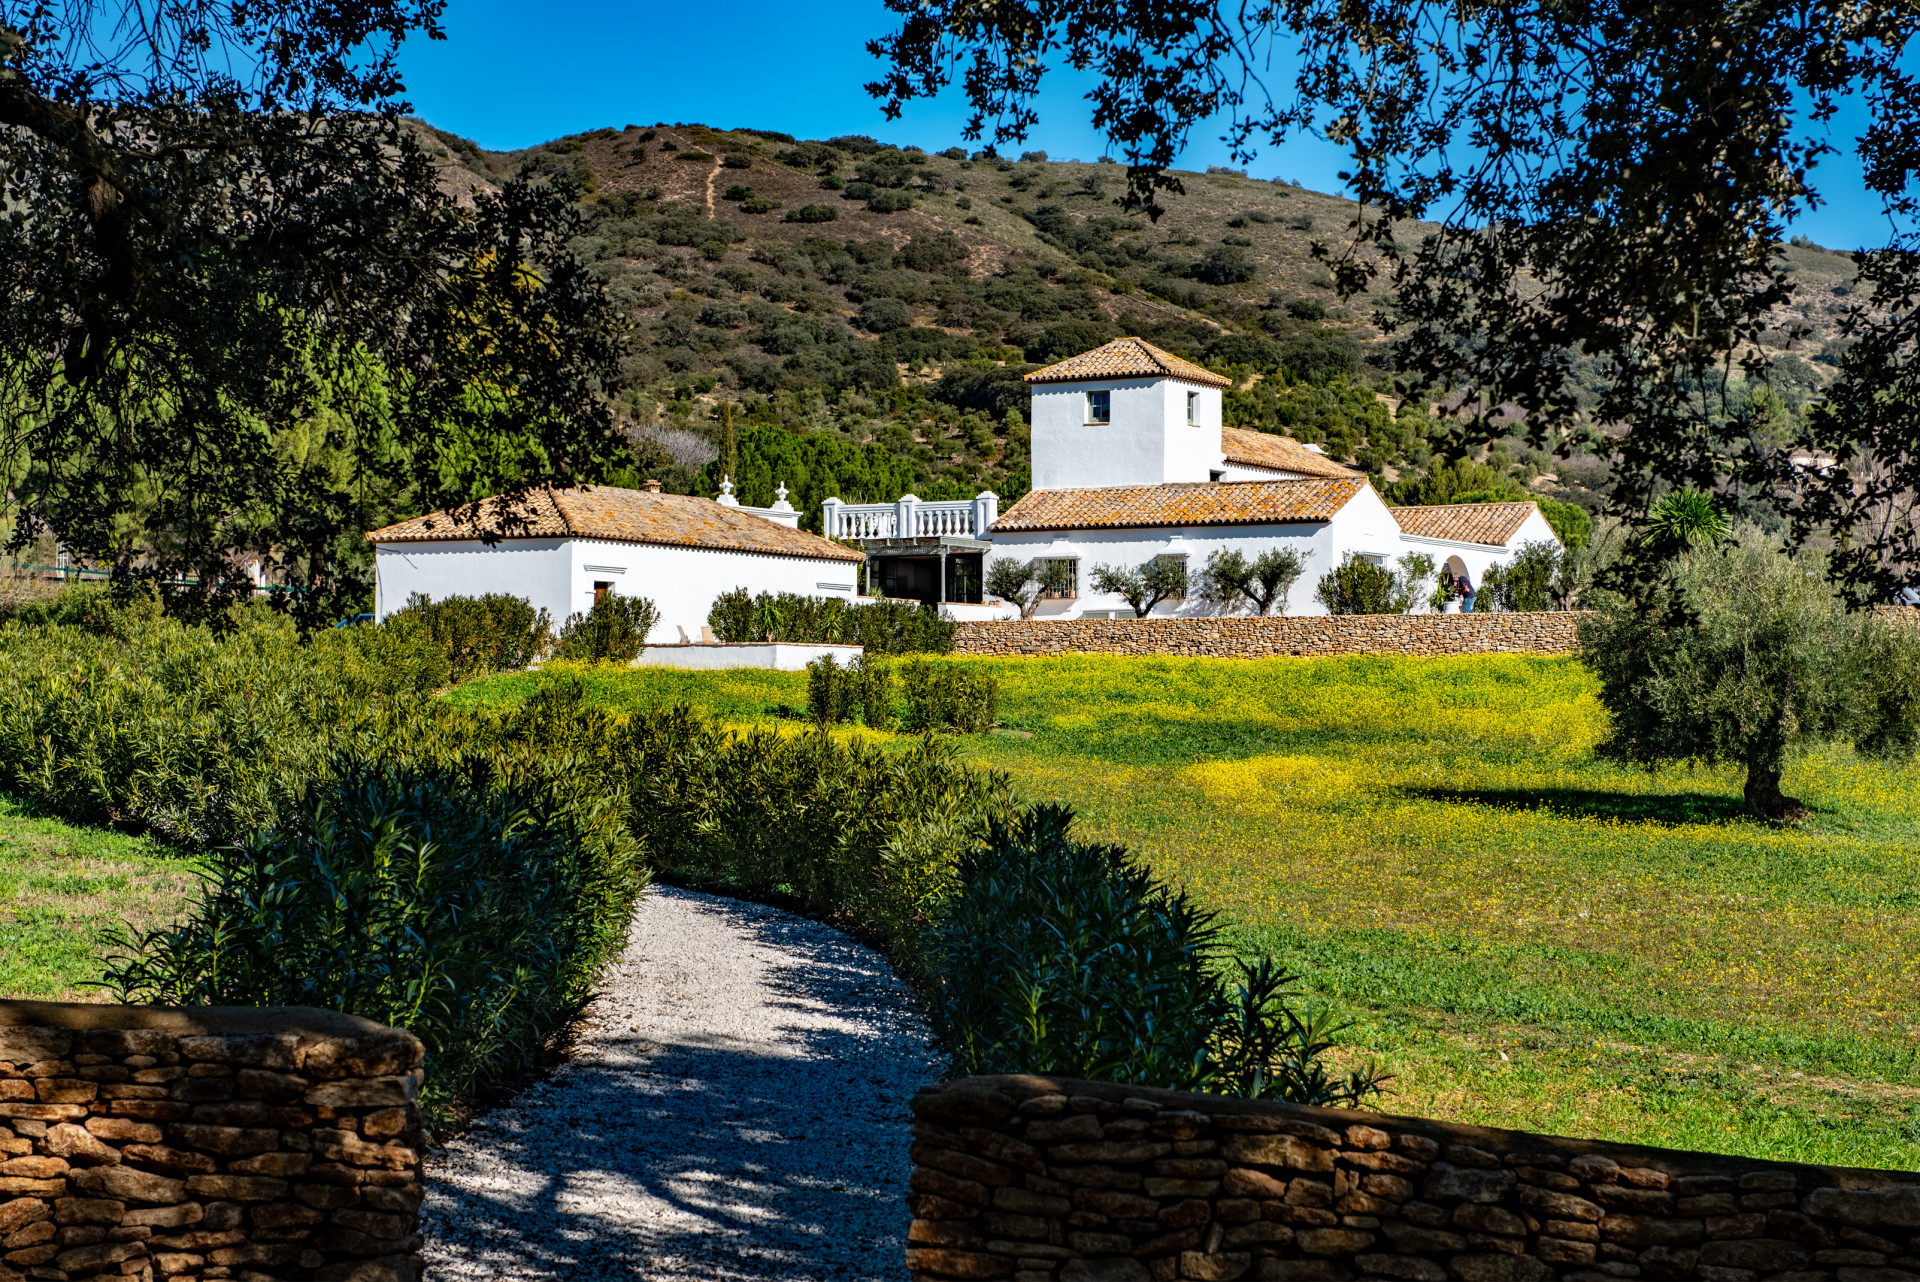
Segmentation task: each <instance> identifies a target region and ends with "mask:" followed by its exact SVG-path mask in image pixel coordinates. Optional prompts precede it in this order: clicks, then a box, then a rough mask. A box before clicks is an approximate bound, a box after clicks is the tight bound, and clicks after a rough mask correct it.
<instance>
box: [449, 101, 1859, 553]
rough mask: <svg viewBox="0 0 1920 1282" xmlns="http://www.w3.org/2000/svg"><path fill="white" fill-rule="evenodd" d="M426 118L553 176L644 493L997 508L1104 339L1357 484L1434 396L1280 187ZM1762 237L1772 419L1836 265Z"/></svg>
mask: <svg viewBox="0 0 1920 1282" xmlns="http://www.w3.org/2000/svg"><path fill="white" fill-rule="evenodd" d="M429 132H430V133H431V137H432V139H433V140H434V141H432V142H430V143H429V145H430V146H432V147H434V148H436V149H437V150H438V151H439V152H440V159H441V161H442V163H443V166H444V172H445V174H446V176H447V181H448V182H449V183H450V184H452V185H455V186H468V187H471V186H473V185H477V184H483V183H490V182H493V181H496V180H498V179H500V178H504V177H506V176H507V175H509V174H513V173H518V172H521V171H522V170H524V169H531V170H532V171H533V172H535V173H537V174H543V175H547V176H550V177H552V178H554V179H556V180H559V181H564V182H568V183H571V184H573V185H574V187H575V188H576V190H577V192H578V200H579V207H580V210H581V213H582V215H583V224H582V228H581V232H580V235H579V236H578V237H577V239H576V240H575V242H574V247H575V250H576V252H577V253H578V254H579V256H580V257H581V258H582V259H583V260H584V261H587V262H589V263H590V264H591V265H592V269H593V271H594V272H595V273H596V274H597V275H598V276H599V277H600V278H601V279H602V280H603V281H604V282H605V283H606V285H607V287H608V289H609V290H610V291H611V292H612V293H613V295H614V297H615V298H616V299H617V300H618V301H619V303H620V304H621V306H622V308H623V310H624V311H625V312H626V313H627V314H628V315H629V316H630V317H631V318H632V322H633V327H634V328H633V334H632V343H631V347H630V350H629V352H628V354H627V356H626V358H625V360H624V362H623V365H622V369H621V376H620V382H619V385H618V386H616V387H614V388H610V389H608V390H609V393H610V395H612V396H613V397H614V398H615V400H616V401H617V403H618V406H619V408H620V413H621V417H622V420H623V422H624V424H625V426H626V428H627V431H628V434H629V438H630V439H631V440H632V442H633V445H634V450H635V455H636V459H635V465H634V466H635V469H636V470H637V471H639V472H644V473H646V474H648V475H655V476H658V477H659V478H660V479H661V480H662V482H663V483H664V484H665V485H666V486H667V488H669V489H671V490H676V491H680V492H688V493H703V494H714V493H717V490H718V485H719V482H720V480H721V479H722V478H723V477H724V476H729V475H730V476H732V477H733V478H734V479H735V480H736V482H737V483H738V485H739V490H738V493H739V496H740V498H741V499H742V500H743V501H744V502H747V503H750V504H767V503H770V502H772V501H773V490H774V487H775V486H776V485H778V484H780V483H781V482H783V481H784V482H786V483H787V484H788V485H789V486H791V487H792V489H793V491H794V492H793V496H792V497H793V502H794V503H795V504H796V506H798V507H800V509H801V510H802V512H803V513H804V514H805V519H806V521H807V523H808V524H809V525H810V526H814V527H816V528H817V524H818V521H819V503H820V500H822V499H824V498H826V497H828V496H829V495H838V496H839V497H841V498H843V499H846V500H849V501H879V500H889V499H892V498H894V497H896V496H897V495H898V494H899V493H900V492H901V491H902V489H904V488H912V489H913V490H914V491H915V492H916V493H918V494H920V495H921V497H923V498H930V499H933V498H958V497H964V496H970V495H972V494H974V493H976V492H978V491H979V490H981V489H989V488H990V489H993V490H994V491H996V492H997V493H999V494H1000V495H1001V496H1002V498H1003V499H1006V500H1011V499H1013V498H1015V497H1017V496H1018V495H1019V494H1021V493H1023V492H1024V491H1025V490H1026V488H1027V475H1028V473H1027V445H1028V442H1027V429H1026V421H1025V414H1026V394H1025V389H1024V387H1023V385H1022V384H1021V382H1020V376H1021V375H1022V374H1024V373H1025V372H1026V371H1027V370H1029V369H1031V368H1033V367H1034V366H1036V365H1038V364H1040V363H1044V362H1048V361H1053V360H1058V359H1060V358H1062V357H1065V356H1068V355H1071V354H1073V353H1075V352H1079V351H1083V350H1085V349H1087V348H1089V347H1093V346H1096V345H1098V344H1099V343H1102V342H1105V341H1107V340H1108V339H1111V338H1115V337H1118V336H1120V335H1122V334H1137V335H1139V336H1141V337H1144V338H1147V339H1148V340H1150V341H1152V342H1154V343H1157V344H1159V345H1160V346H1162V347H1165V348H1167V349H1168V350H1170V351H1173V352H1176V353H1178V354H1180V355H1182V356H1184V357H1187V358H1188V359H1192V360H1196V361H1201V362H1203V363H1205V364H1207V365H1208V366H1209V367H1211V368H1214V369H1217V370H1219V371H1221V372H1223V373H1226V374H1228V375H1230V376H1232V377H1234V378H1235V379H1236V382H1237V386H1236V389H1235V390H1234V391H1233V392H1232V393H1230V394H1229V395H1228V398H1227V406H1226V415H1227V420H1228V422H1229V423H1232V424H1234V425H1237V426H1244V427H1252V428H1259V429H1262V430H1266V431H1273V432H1280V433H1285V434H1288V435H1292V436H1295V437H1297V438H1299V439H1301V440H1303V441H1308V442H1312V443H1316V444H1322V445H1325V446H1326V447H1327V449H1328V452H1329V453H1331V454H1333V455H1335V456H1337V457H1340V458H1343V459H1346V460H1348V461H1350V462H1353V463H1355V464H1356V465H1358V466H1361V467H1363V468H1365V469H1367V470H1368V471H1370V472H1372V473H1373V474H1374V475H1375V477H1376V479H1377V481H1378V482H1379V483H1380V484H1382V486H1383V487H1384V486H1385V485H1386V484H1389V483H1394V482H1400V483H1402V484H1408V483H1418V481H1419V479H1420V478H1422V477H1424V476H1426V475H1427V474H1428V472H1429V470H1430V468H1431V464H1432V451H1431V447H1430V443H1429V437H1430V435H1431V434H1432V428H1433V426H1434V424H1435V422H1436V421H1437V419H1436V417H1435V416H1437V415H1438V414H1441V413H1450V412H1453V411H1454V410H1455V409H1457V408H1458V406H1457V398H1456V401H1455V402H1448V403H1446V404H1444V405H1442V406H1440V407H1429V406H1428V405H1427V404H1426V403H1424V402H1421V401H1416V400H1409V399H1407V397H1406V395H1405V390H1406V389H1405V388H1404V387H1402V386H1400V385H1398V384H1396V381H1395V378H1394V375H1393V372H1392V369H1391V367H1390V354H1389V352H1388V350H1387V348H1386V345H1385V343H1384V341H1383V340H1382V337H1381V335H1380V334H1379V333H1378V332H1377V330H1376V329H1375V327H1374V325H1373V312H1374V309H1375V308H1376V306H1378V305H1379V304H1380V303H1381V302H1382V299H1381V298H1380V297H1370V298H1361V299H1355V300H1342V299H1341V298H1339V296H1338V295H1337V293H1336V292H1335V290H1334V288H1333V280H1332V277H1331V276H1330V275H1329V274H1328V272H1327V271H1326V269H1325V267H1324V266H1323V265H1322V264H1321V263H1320V262H1319V261H1318V260H1317V259H1316V258H1315V256H1314V253H1313V247H1314V244H1315V242H1316V241H1319V242H1324V243H1326V244H1329V245H1335V246H1337V245H1338V244H1340V242H1341V240H1342V238H1343V237H1344V236H1346V235H1347V233H1348V224H1349V221H1350V220H1351V219H1352V217H1353V215H1354V212H1355V207H1354V205H1353V204H1352V202H1350V201H1347V200H1344V199H1342V198H1340V197H1337V196H1331V195H1326V194H1324V193H1320V192H1314V191H1309V190H1306V189H1305V188H1303V187H1300V186H1299V185H1297V184H1293V183H1287V182H1281V181H1278V180H1274V181H1261V180H1257V179H1254V178H1251V177H1249V176H1248V175H1247V174H1246V173H1245V172H1244V171H1228V170H1220V169H1213V170H1209V171H1208V172H1207V173H1204V174H1201V173H1185V174H1181V175H1180V177H1181V179H1182V181H1183V183H1184V185H1185V187H1186V193H1185V194H1184V195H1181V196H1174V197H1171V198H1170V199H1169V201H1168V210H1167V213H1166V214H1165V215H1164V216H1163V217H1162V218H1161V219H1160V220H1159V221H1158V222H1157V223H1155V222H1151V221H1149V220H1148V219H1147V218H1146V217H1145V216H1143V215H1135V214H1130V213H1128V212H1126V211H1124V210H1122V209H1121V208H1120V207H1119V205H1118V204H1117V197H1118V196H1119V195H1120V194H1121V191H1122V189H1123V186H1124V184H1123V171H1122V169H1121V168H1120V167H1119V166H1118V165H1115V164H1113V163H1111V162H1105V161H1101V160H1093V161H1081V160H1058V159H1052V158H1049V157H1048V156H1046V155H1045V153H1040V152H1029V153H1026V154H1024V155H1022V156H1020V157H1018V158H1017V159H1016V158H1010V157H1001V156H997V155H994V154H991V153H988V152H980V151H974V152H968V151H965V150H963V149H961V148H958V147H954V148H949V149H947V150H945V151H939V152H930V151H923V150H920V149H918V148H913V147H906V148H901V147H894V146H887V145H883V144H881V143H878V142H876V141H874V140H873V139H870V138H865V137H858V136H852V137H841V138H833V139H827V140H824V141H807V140H800V139H796V138H794V137H793V136H791V135H788V134H784V133H779V132H776V131H771V130H758V129H734V130H718V129H713V128H709V127H707V126H704V125H697V124H679V125H668V124H653V125H637V124H629V125H626V126H624V127H623V128H606V129H600V130H595V131H593V132H590V133H585V134H580V135H575V136H573V137H569V138H562V139H558V140H556V141H553V142H550V143H544V144H541V145H540V146H537V147H533V148H529V149H527V150H524V151H518V152H489V151H485V150H483V149H481V148H479V147H477V146H475V145H474V144H472V143H470V142H468V141H466V140H464V139H460V138H457V137H454V136H453V135H450V134H446V133H440V132H437V131H429ZM1784 252H1786V253H1787V254H1788V256H1789V259H1790V262H1791V263H1792V265H1793V267H1794V269H1795V271H1796V272H1797V273H1802V274H1804V276H1805V279H1806V280H1808V281H1810V282H1817V284H1818V286H1819V287H1818V288H1816V289H1814V290H1812V291H1810V292H1809V293H1808V294H1807V295H1806V298H1805V306H1804V307H1803V308H1802V309H1801V310H1802V312H1804V315H1796V316H1794V317H1784V316H1783V318H1782V323H1781V327H1780V329H1779V331H1778V333H1777V334H1774V333H1770V334H1769V336H1768V341H1769V343H1772V342H1774V341H1776V340H1777V341H1778V344H1779V346H1780V349H1781V354H1782V358H1781V373H1780V375H1779V377H1777V378H1776V379H1775V388H1774V389H1773V391H1774V394H1775V395H1776V396H1778V397H1779V399H1780V402H1781V413H1782V415H1783V416H1788V417H1790V416H1791V415H1792V414H1793V413H1795V412H1797V410H1798V407H1799V405H1800V404H1802V403H1803V402H1804V400H1805V399H1806V397H1807V396H1809V395H1813V394H1815V393H1817V391H1818V388H1819V387H1820V386H1821V385H1822V384H1823V383H1824V381H1825V377H1826V376H1827V373H1828V371H1827V369H1826V367H1825V366H1823V365H1821V364H1820V361H1821V360H1822V358H1823V357H1828V358H1830V357H1831V356H1832V354H1833V353H1834V352H1835V351H1837V350H1838V344H1839V340H1838V339H1837V337H1836V336H1835V335H1834V333H1833V321H1834V319H1835V316H1836V314H1837V312H1838V310H1839V306H1840V304H1839V303H1838V301H1837V300H1838V299H1840V298H1842V297H1844V295H1845V294H1846V291H1847V287H1848V282H1850V281H1851V278H1852V265H1851V263H1850V262H1849V261H1847V259H1846V258H1845V257H1844V256H1841V255H1836V254H1831V253H1828V252H1827V251H1825V250H1821V249H1818V248H1817V247H1813V246H1806V245H1794V246H1791V247H1786V249H1785V251H1784ZM1810 336H1811V337H1810ZM1789 347H1792V348H1794V349H1795V352H1796V353H1797V354H1791V355H1789V354H1786V349H1787V348H1789ZM1803 357H1806V358H1810V359H1803ZM1480 461H1481V462H1482V463H1484V464H1485V465H1486V466H1487V467H1489V468H1490V469H1491V470H1492V472H1493V473H1495V474H1497V479H1498V482H1499V485H1498V486H1497V487H1496V488H1500V489H1502V490H1503V491H1513V492H1535V493H1541V494H1552V495H1556V496H1558V497H1559V498H1562V499H1565V500H1569V501H1571V502H1573V503H1576V504H1578V505H1581V506H1584V507H1587V508H1589V509H1592V508H1597V507H1598V506H1599V505H1600V504H1601V503H1602V502H1603V501H1604V496H1605V492H1606V489H1607V483H1608V482H1607V474H1606V465H1605V463H1604V461H1603V460H1601V459H1600V458H1597V457H1594V456H1593V455H1591V454H1584V453H1580V452H1575V457H1572V458H1564V457H1563V458H1555V457H1554V456H1552V455H1550V454H1549V453H1547V452H1546V451H1542V450H1537V449H1530V448H1528V447H1527V446H1526V445H1525V444H1524V442H1522V441H1521V440H1519V438H1518V436H1517V435H1516V436H1515V437H1513V438H1511V439H1509V440H1508V441H1507V442H1505V443H1503V444H1499V445H1496V446H1494V447H1493V449H1492V450H1491V451H1488V452H1484V453H1483V455H1482V457H1481V459H1480ZM1479 488H1486V487H1485V486H1482V487H1479Z"/></svg>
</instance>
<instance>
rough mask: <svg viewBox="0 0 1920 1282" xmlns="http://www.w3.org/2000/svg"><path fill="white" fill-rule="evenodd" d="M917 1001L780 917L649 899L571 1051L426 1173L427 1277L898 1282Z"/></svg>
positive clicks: (818, 930)
mask: <svg viewBox="0 0 1920 1282" xmlns="http://www.w3.org/2000/svg"><path fill="white" fill-rule="evenodd" d="M939 1070H940V1061H939V1058H938V1056H937V1055H936V1054H935V1053H934V1051H933V1050H932V1049H931V1046H930V1037H929V1033H928V1029H927V1026H926V1023H925V1021H924V1019H923V1017H922V1015H921V1013H920V1009H919V1005H918V1002H917V1001H916V999H915V998H914V996H913V994H912V992H911V990H909V989H908V988H907V987H906V985H904V984H903V983H902V982H901V981H900V979H899V978H898V977H897V976H896V975H895V974H894V973H893V971H892V969H891V968H890V967H889V966H888V965H887V963H886V962H885V961H884V960H883V959H882V958H881V957H880V956H879V955H878V954H876V953H874V952H873V951H871V950H870V949H867V948H864V947H862V946H861V945H859V944H856V943H854V942H853V941H852V940H850V939H848V938H847V937H846V936H845V935H842V934H841V933H840V932H838V931H836V930H833V929H831V928H830V927H827V926H823V925H821V924H819V923H817V922H813V921H809V920H807V919H805V918H801V917H796V916H793V915H792V914H789V913H785V912H781V911H779V910H778V909H773V908H767V907H764V906H762V905H758V904H751V903H743V902H741V901H737V900H730V899H722V898H718V897H715V896H711V895H703V894H699V893H696V892H693V891H687V890H679V889H674V888H668V887H656V888H655V889H654V890H652V891H650V892H649V893H648V894H647V895H646V897H645V898H644V899H642V901H641V903H640V906H639V908H638V910H637V911H636V913H635V915H634V922H633V929H632V932H631V934H630V935H629V937H628V942H627V948H626V951H625V952H624V953H623V954H622V955H621V957H620V959H619V960H618V961H617V962H616V963H615V964H614V965H613V966H612V967H610V968H609V970H608V973H607V975H606V977H605V980H604V983H603V990H602V994H601V996H600V997H598V998H597V999H596V1000H595V1001H594V1003H593V1004H592V1006H591V1007H589V1009H588V1012H587V1018H586V1022H585V1024H584V1026H583V1028H582V1030H581V1035H580V1038H579V1041H578V1044H577V1046H576V1049H575V1054H574V1057H573V1058H572V1059H571V1060H570V1061H569V1062H568V1063H567V1064H565V1065H564V1066H562V1067H561V1068H560V1069H559V1070H558V1071H556V1072H555V1073H554V1075H553V1076H552V1077H551V1078H550V1079H548V1080H546V1081H544V1082H541V1083H539V1084H537V1085H535V1086H534V1087H532V1088H530V1089H529V1090H528V1091H527V1092H525V1093H524V1094H523V1095H521V1096H520V1097H519V1098H518V1099H516V1100H515V1101H514V1102H513V1104H512V1105H511V1106H510V1107H508V1108H504V1109H501V1110H498V1111H496V1112H494V1113H491V1114H488V1115H487V1116H486V1117H485V1118H483V1119H482V1120H481V1122H480V1123H479V1124H478V1125H476V1126H475V1127H474V1129H473V1130H471V1131H469V1132H468V1133H467V1134H466V1135H464V1136H462V1137H460V1138H459V1139H458V1140H456V1141H455V1142H454V1143H453V1144H451V1145H450V1146H449V1147H448V1148H447V1149H445V1150H442V1151H439V1152H436V1153H434V1154H432V1155H431V1156H430V1158H429V1160H428V1163H427V1174H428V1178H429V1186H428V1193H427V1200H426V1205H425V1207H424V1208H423V1220H424V1224H423V1228H424V1231H425V1233H426V1237H427V1245H426V1256H427V1277H428V1279H430V1280H431V1282H451V1280H452V1279H469V1278H474V1279H478V1278H489V1279H492V1278H502V1279H520V1278H574V1279H593V1278H649V1279H651V1278H703V1279H749V1278H751V1279H794V1280H796V1282H797V1280H800V1279H815V1278H819V1279H827V1278H832V1279H843V1278H844V1279H869V1278H872V1279H880V1278H887V1279H896V1278H905V1276H906V1268H905V1264H904V1261H903V1256H904V1248H905V1238H906V1228H907V1222H908V1218H909V1217H908V1213H907V1207H906V1191H907V1177H908V1174H909V1163H908V1160H907V1148H908V1145H909V1144H910V1142H911V1136H910V1133H909V1132H910V1128H911V1125H912V1116H911V1113H910V1112H909V1109H908V1101H910V1100H911V1099H912V1097H913V1094H914V1092H915V1091H917V1090H918V1089H919V1088H920V1087H921V1086H923V1085H925V1084H926V1083H928V1082H930V1081H933V1080H935V1078H937V1077H938V1076H939Z"/></svg>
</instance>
